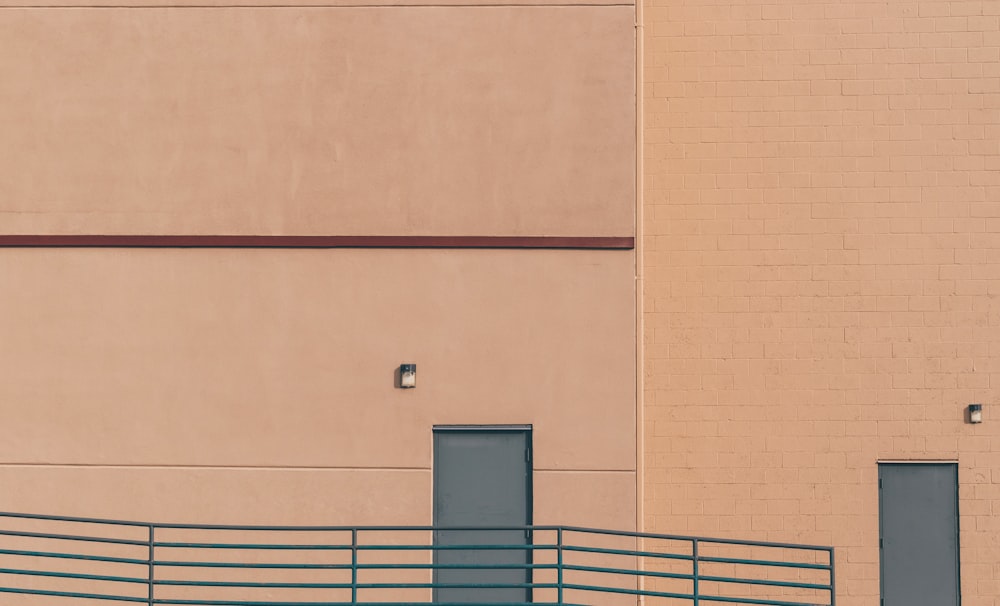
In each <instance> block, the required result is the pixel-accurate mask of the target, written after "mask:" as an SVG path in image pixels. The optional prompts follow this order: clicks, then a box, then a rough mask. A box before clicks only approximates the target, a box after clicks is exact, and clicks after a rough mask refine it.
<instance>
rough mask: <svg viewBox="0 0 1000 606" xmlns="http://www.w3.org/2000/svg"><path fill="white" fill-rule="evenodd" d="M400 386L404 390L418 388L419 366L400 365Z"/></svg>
mask: <svg viewBox="0 0 1000 606" xmlns="http://www.w3.org/2000/svg"><path fill="white" fill-rule="evenodd" d="M399 386H400V387H402V388H403V389H410V388H413V387H416V386H417V365H416V364H400V365H399Z"/></svg>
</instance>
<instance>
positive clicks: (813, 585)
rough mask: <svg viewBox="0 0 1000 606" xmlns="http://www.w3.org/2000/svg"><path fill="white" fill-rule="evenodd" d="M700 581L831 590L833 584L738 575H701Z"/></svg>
mask: <svg viewBox="0 0 1000 606" xmlns="http://www.w3.org/2000/svg"><path fill="white" fill-rule="evenodd" d="M698 580H700V581H714V582H716V583H736V584H739V585H769V586H772V587H793V588H796V589H819V590H823V591H829V590H830V589H831V586H830V584H829V583H827V584H825V585H823V584H820V583H798V582H795V581H769V580H766V579H740V578H736V577H712V576H705V575H700V576H699V577H698Z"/></svg>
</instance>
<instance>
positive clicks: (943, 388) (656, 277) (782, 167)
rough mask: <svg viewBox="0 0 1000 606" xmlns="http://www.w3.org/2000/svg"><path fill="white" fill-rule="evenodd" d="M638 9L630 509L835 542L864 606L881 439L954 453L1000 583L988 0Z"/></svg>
mask: <svg viewBox="0 0 1000 606" xmlns="http://www.w3.org/2000/svg"><path fill="white" fill-rule="evenodd" d="M644 13H645V19H644V30H645V37H644V45H645V57H644V69H645V77H644V89H645V95H644V106H645V111H644V120H645V132H644V136H645V150H644V162H645V164H644V170H645V174H646V177H645V184H644V186H645V193H644V198H645V208H644V214H645V220H644V226H643V228H644V232H645V235H644V247H645V249H644V250H645V257H644V262H645V283H646V287H645V301H644V305H645V310H646V317H645V327H646V328H645V362H644V364H645V373H646V375H645V407H646V408H645V419H646V422H645V438H644V439H645V444H646V453H647V454H646V458H645V470H646V483H645V495H646V499H645V503H644V511H645V524H646V527H647V528H648V529H649V530H650V531H654V532H676V533H692V534H707V535H723V536H732V537H747V538H750V537H752V538H757V539H770V540H781V541H801V542H811V543H821V544H832V545H834V546H836V548H837V549H838V552H837V563H838V567H839V568H838V599H839V603H840V604H841V605H842V606H860V605H865V606H873V605H875V604H877V603H878V602H877V599H878V595H879V579H878V576H879V567H878V561H879V551H878V491H877V482H876V478H877V461H879V460H886V459H947V460H957V461H958V462H959V468H960V472H959V474H960V512H961V520H960V524H961V566H962V577H963V578H962V594H963V604H964V605H965V606H980V605H987V604H1000V2H998V1H997V0H990V1H957V0H956V1H944V2H910V1H900V0H890V1H889V2H863V1H843V2H828V3H823V2H805V1H802V2H778V3H765V2H759V1H755V0H747V1H739V2H738V1H736V0H730V1H726V0H651V2H649V3H647V4H646V6H645V8H644ZM970 402H982V403H984V405H985V417H986V421H985V422H984V423H983V424H982V425H978V426H973V425H968V424H965V423H964V422H963V420H964V416H963V413H964V408H965V406H966V405H967V404H968V403H970Z"/></svg>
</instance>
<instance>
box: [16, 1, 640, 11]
mask: <svg viewBox="0 0 1000 606" xmlns="http://www.w3.org/2000/svg"><path fill="white" fill-rule="evenodd" d="M532 6H538V7H545V6H569V7H573V6H578V7H587V6H635V4H634V3H632V2H621V1H618V2H616V1H614V0H610V1H609V0H563V1H559V0H555V1H553V0H519V1H514V2H498V1H495V0H494V1H488V2H470V1H469V0H440V1H438V2H428V1H427V0H388V1H385V0H382V1H377V0H371V1H369V2H365V1H364V0H342V1H339V2H338V1H337V0H332V1H331V0H293V1H292V0H290V1H288V2H281V1H278V2H274V1H270V0H219V1H217V2H206V1H205V0H177V1H176V2H162V1H158V0H153V1H149V2H142V1H138V2H136V1H133V2H121V1H115V0H82V1H80V2H66V1H65V0H62V1H61V0H51V1H49V2H46V1H45V0H36V1H34V2H30V1H29V2H18V1H16V0H13V1H5V0H0V9H3V8H15V9H23V8H404V7H410V8H441V7H444V8H476V7H532Z"/></svg>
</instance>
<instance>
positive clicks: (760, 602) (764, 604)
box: [698, 595, 821, 606]
mask: <svg viewBox="0 0 1000 606" xmlns="http://www.w3.org/2000/svg"><path fill="white" fill-rule="evenodd" d="M698 599H699V600H701V601H702V602H725V603H727V604H755V605H757V606H821V605H819V604H816V603H815V602H784V601H781V600H765V599H760V598H730V597H726V596H711V595H701V596H698Z"/></svg>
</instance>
